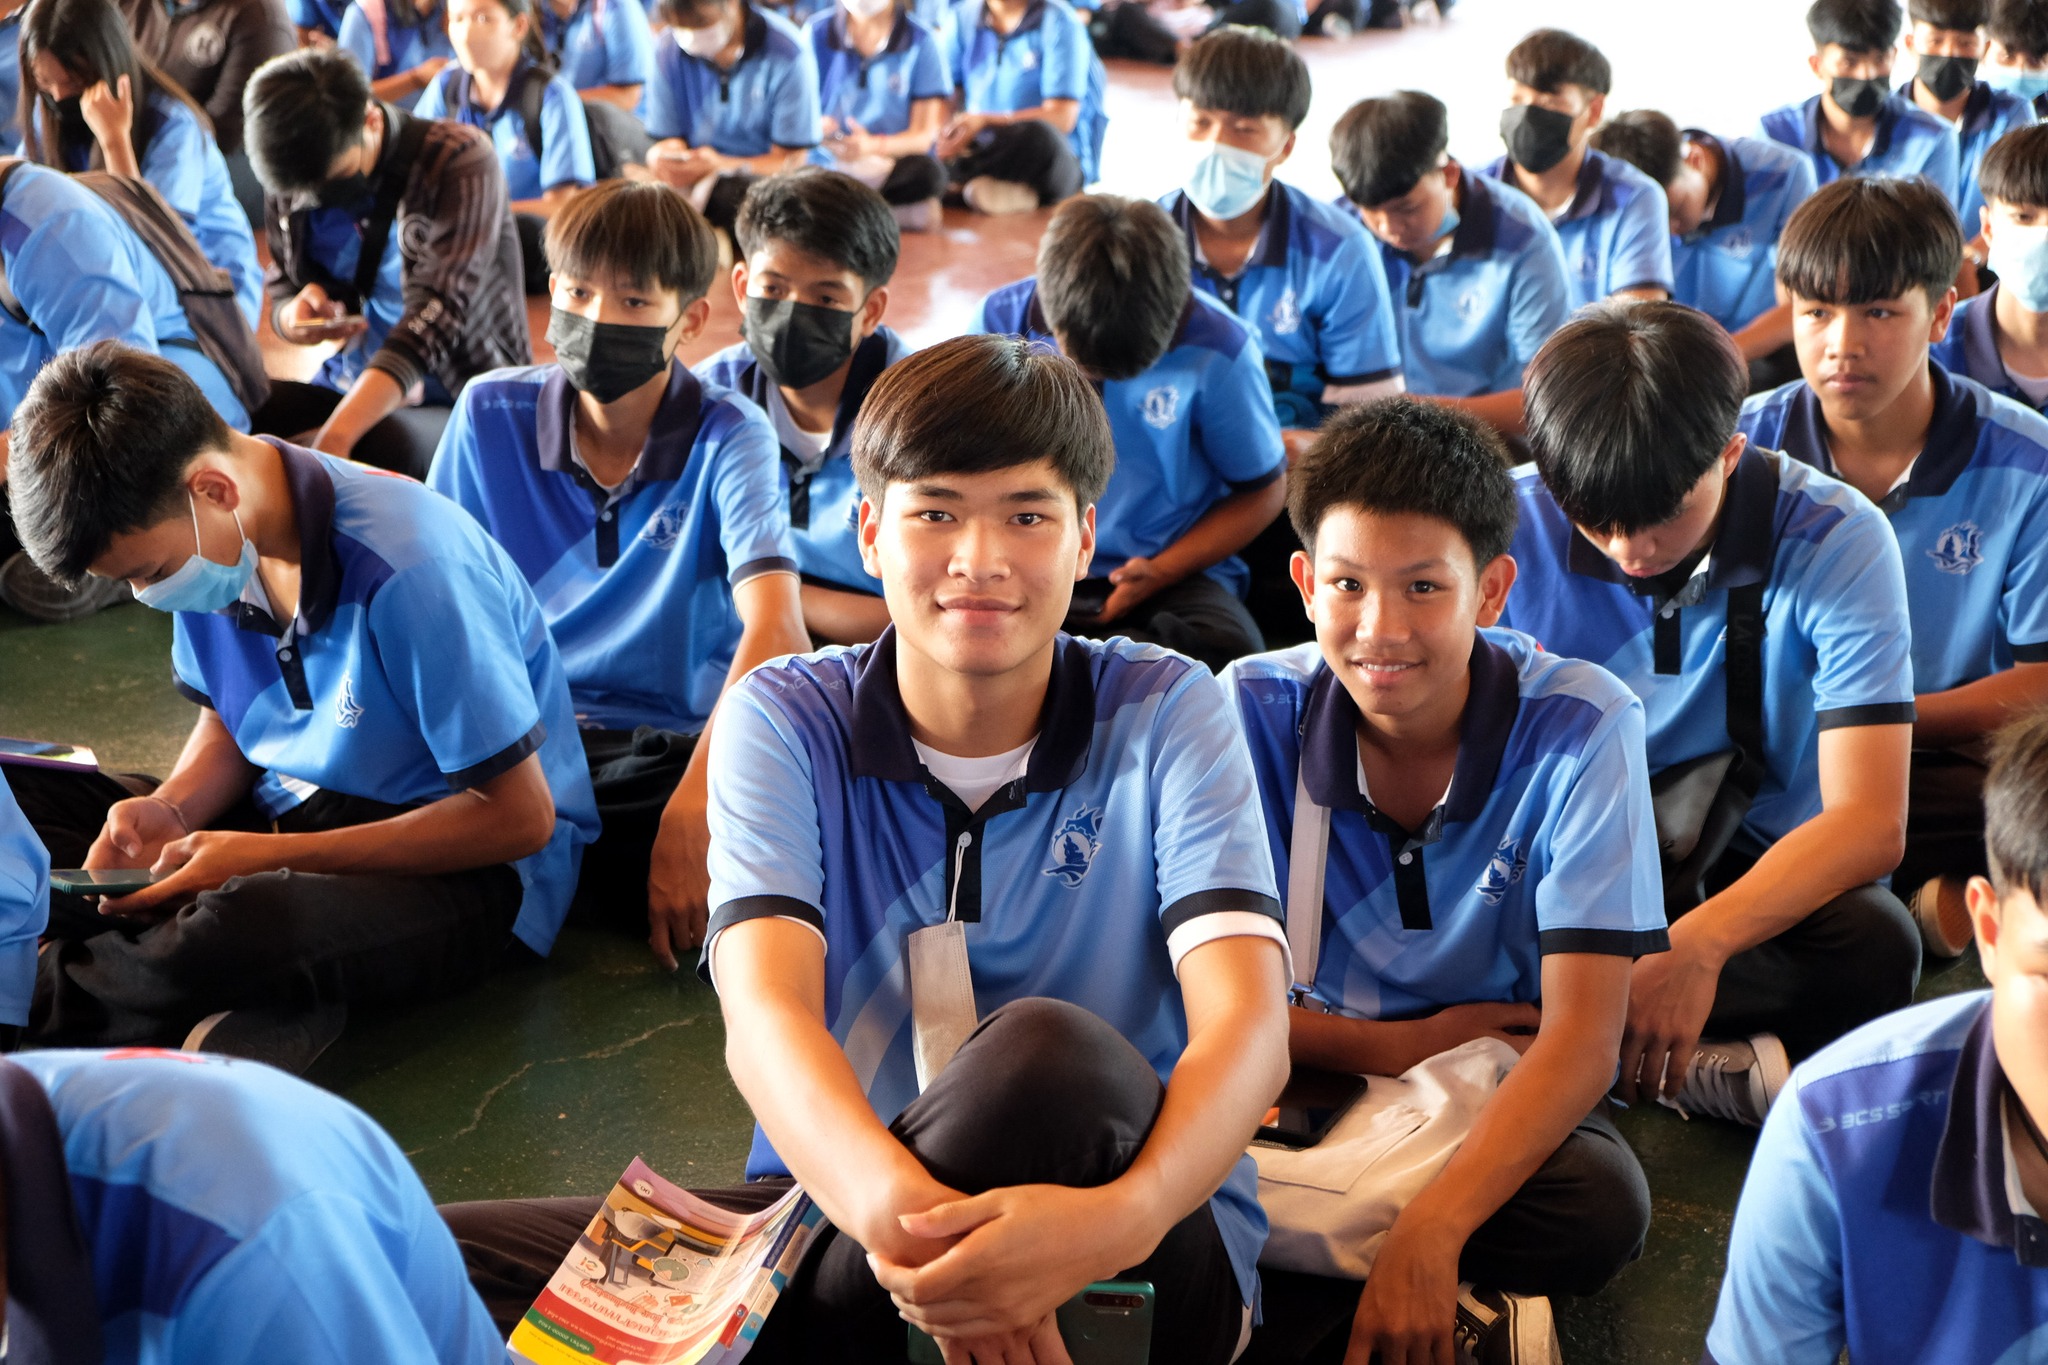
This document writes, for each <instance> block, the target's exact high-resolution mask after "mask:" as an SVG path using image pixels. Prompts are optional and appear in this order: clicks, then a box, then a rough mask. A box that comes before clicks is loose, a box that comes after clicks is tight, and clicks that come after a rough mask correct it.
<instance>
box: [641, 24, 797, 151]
mask: <svg viewBox="0 0 2048 1365" xmlns="http://www.w3.org/2000/svg"><path fill="white" fill-rule="evenodd" d="M745 24H746V38H745V41H744V42H743V43H742V44H741V47H740V55H739V60H738V61H736V62H734V63H733V66H732V69H731V70H730V71H727V70H723V69H721V68H720V67H719V66H718V65H716V64H715V63H713V62H707V61H705V60H704V59H703V58H701V57H692V56H691V55H690V54H689V53H687V52H685V51H683V50H682V49H681V48H679V47H677V46H676V45H675V43H674V41H672V40H671V41H669V42H665V43H659V44H656V46H655V51H654V78H653V79H652V80H650V81H649V82H648V83H647V89H646V91H645V92H644V93H643V94H642V95H641V96H640V112H641V116H642V119H643V121H644V122H645V123H646V124H647V132H648V134H649V135H650V136H652V137H653V138H655V139H656V140H657V141H659V140H660V139H662V138H670V137H679V138H681V139H682V140H683V141H684V142H687V143H689V144H690V145H691V146H692V147H710V148H711V149H713V150H714V151H717V152H721V153H723V154H724V155H726V156H766V155H767V154H768V153H769V152H772V151H774V150H775V149H776V148H778V147H780V148H784V149H792V150H793V149H797V148H804V147H815V146H817V145H818V67H817V63H816V62H814V61H813V60H812V59H811V48H810V45H809V44H808V43H806V42H805V41H804V36H803V34H801V33H799V32H797V31H796V29H794V28H792V27H791V26H790V23H789V21H788V20H787V19H785V18H783V17H782V16H781V15H779V14H770V13H768V12H767V11H765V10H760V9H756V8H755V7H754V6H752V5H747V6H746V20H745Z"/></svg>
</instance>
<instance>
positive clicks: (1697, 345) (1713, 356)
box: [1522, 302, 1749, 534]
mask: <svg viewBox="0 0 2048 1365" xmlns="http://www.w3.org/2000/svg"><path fill="white" fill-rule="evenodd" d="M1748 391H1749V367H1748V366H1747V365H1746V364H1744V363H1743V359H1742V356H1741V353H1740V352H1738V351H1737V350H1736V349H1735V343H1734V342H1733V341H1731V340H1730V339H1729V337H1728V333H1727V332H1725V331H1723V330H1722V329H1721V327H1720V325H1719V324H1717V323H1716V322H1715V321H1714V320H1713V319H1712V318H1710V317H1708V316H1707V315H1706V314H1705V313H1700V312H1695V311H1694V310H1693V309H1690V308H1687V307H1686V306H1685V305H1684V304H1680V303H1641V302H1609V303H1599V304H1594V305H1593V306H1592V307H1590V308H1587V309H1583V310H1581V311H1580V313H1579V314H1578V316H1577V317H1575V318H1574V319H1573V320H1572V321H1570V322H1568V323H1566V324H1565V325H1564V326H1563V327H1561V328H1559V329H1558V330H1557V331H1556V332H1554V333H1553V334H1552V335H1551V338H1550V340H1548V341H1546V342H1544V343H1543V347H1542V349H1541V350H1539V351H1537V352H1536V358H1535V359H1534V360H1532V361H1530V362H1529V369H1528V373H1527V374H1526V375H1525V376H1524V377H1523V381H1522V395H1523V399H1524V402H1525V403H1526V406H1527V409H1528V442H1529V448H1530V450H1531V451H1533V452H1534V453H1535V456H1536V468H1537V471H1538V472H1539V473H1540V474H1542V476H1543V483H1544V486H1545V487H1547V488H1549V490H1550V494H1551V496H1552V497H1554V498H1556V499H1557V505H1558V506H1559V507H1560V508H1562V509H1563V510H1564V514H1565V515H1566V516H1567V517H1569V518H1571V520H1572V521H1573V522H1575V523H1577V524H1578V525H1580V526H1585V527H1589V528H1591V529H1593V530H1598V531H1619V532H1621V533H1623V534H1633V533H1634V532H1637V531H1641V530H1644V529H1645V528H1648V527H1651V526H1658V525H1662V524H1663V523H1664V522H1667V521H1669V520H1671V519H1672V518H1673V517H1675V516H1677V515H1678V512H1679V509H1680V508H1681V507H1682V506H1683V505H1684V502H1685V495H1686V494H1687V493H1688V492H1690V491H1691V490H1692V487H1693V485H1694V484H1696V483H1698V482H1699V481H1700V479H1701V477H1702V476H1703V475H1705V474H1706V472H1707V470H1708V469H1709V468H1711V467H1712V465H1713V463H1714V461H1715V460H1716V459H1717V458H1719V456H1720V454H1721V452H1722V450H1723V449H1725V448H1726V447H1727V445H1728V441H1729V439H1730V438H1731V437H1733V436H1734V435H1735V421H1736V417H1737V416H1738V415H1739V414H1740V413H1741V411H1742V400H1743V397H1744V395H1745V394H1747V393H1748Z"/></svg>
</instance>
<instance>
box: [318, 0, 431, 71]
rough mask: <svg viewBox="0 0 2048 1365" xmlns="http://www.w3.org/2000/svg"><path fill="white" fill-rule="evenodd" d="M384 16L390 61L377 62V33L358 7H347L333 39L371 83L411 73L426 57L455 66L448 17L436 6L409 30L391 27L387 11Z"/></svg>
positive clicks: (385, 36)
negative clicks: (403, 73) (349, 53)
mask: <svg viewBox="0 0 2048 1365" xmlns="http://www.w3.org/2000/svg"><path fill="white" fill-rule="evenodd" d="M386 14H387V19H386V25H385V29H384V39H385V46H386V49H387V50H388V51H389V52H390V54H391V58H390V60H389V61H382V62H380V61H378V60H377V33H376V30H375V29H373V28H371V26H370V17H369V15H367V14H365V13H364V12H363V7H362V6H361V5H360V4H351V5H350V6H349V7H348V9H347V11H346V12H345V13H343V15H342V16H341V31H340V32H339V33H337V34H335V35H334V45H335V46H336V47H339V48H343V49H346V50H347V51H349V52H353V53H354V54H355V57H356V61H357V62H358V63H360V64H361V65H362V68H363V70H364V71H365V72H367V73H368V74H369V77H370V79H371V80H373V81H381V80H383V79H384V78H385V77H386V76H395V75H397V74H399V73H400V72H402V71H410V70H412V69H413V68H414V67H416V66H418V65H419V64H420V63H421V62H423V61H426V60H427V59H428V58H429V57H445V58H447V59H448V61H449V63H450V64H451V65H453V64H454V61H455V45H454V43H452V42H450V41H449V39H448V14H447V11H446V10H444V9H442V8H441V7H440V5H439V4H438V3H436V5H435V7H434V8H433V9H432V10H430V11H428V12H426V13H424V14H422V15H421V16H420V21H419V22H418V23H417V24H414V25H412V26H411V27H410V28H401V27H399V26H397V25H395V24H391V23H390V21H389V18H388V14H389V11H388V10H387V11H386Z"/></svg>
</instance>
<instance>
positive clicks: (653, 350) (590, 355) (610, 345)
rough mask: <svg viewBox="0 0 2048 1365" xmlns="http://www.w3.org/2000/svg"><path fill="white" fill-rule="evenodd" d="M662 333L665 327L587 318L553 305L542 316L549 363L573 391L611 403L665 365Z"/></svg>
mask: <svg viewBox="0 0 2048 1365" xmlns="http://www.w3.org/2000/svg"><path fill="white" fill-rule="evenodd" d="M668 333H669V329H668V328H666V327H636V326H634V325H632V324H630V323H623V322H592V321H591V320H590V319H589V318H579V317H577V316H576V315H575V314H574V313H565V312H563V311H562V310H561V309H559V308H556V309H553V310H552V311H551V312H550V313H549V316H548V344H549V345H551V346H553V347H554V348H555V363H556V364H558V365H560V366H561V367H562V373H564V374H566V375H567V376H569V383H570V384H571V385H573V386H574V387H575V389H576V391H577V392H578V393H587V394H589V395H590V396H591V397H592V398H595V399H596V400H597V401H598V402H600V403H616V402H618V401H619V399H621V398H624V397H625V396H626V395H627V394H629V393H631V392H632V391H633V390H635V389H637V388H639V387H640V386H641V385H642V384H645V383H646V382H647V381H648V380H650V379H652V378H654V376H656V375H658V374H660V373H662V372H663V371H665V370H667V369H668V366H669V351H668Z"/></svg>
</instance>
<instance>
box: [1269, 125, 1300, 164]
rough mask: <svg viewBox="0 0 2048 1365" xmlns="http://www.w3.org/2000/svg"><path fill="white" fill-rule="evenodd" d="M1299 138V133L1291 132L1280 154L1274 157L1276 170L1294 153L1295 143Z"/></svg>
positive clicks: (1282, 145)
mask: <svg viewBox="0 0 2048 1365" xmlns="http://www.w3.org/2000/svg"><path fill="white" fill-rule="evenodd" d="M1299 140H1300V134H1299V133H1289V134H1288V135H1287V141H1286V142H1285V143H1283V144H1281V147H1280V155H1278V156H1276V157H1274V158H1273V165H1272V168H1273V169H1274V170H1278V169H1279V168H1280V167H1281V166H1283V165H1285V164H1286V163H1287V158H1288V157H1290V156H1293V155H1294V144H1295V143H1296V142H1297V141H1299Z"/></svg>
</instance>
